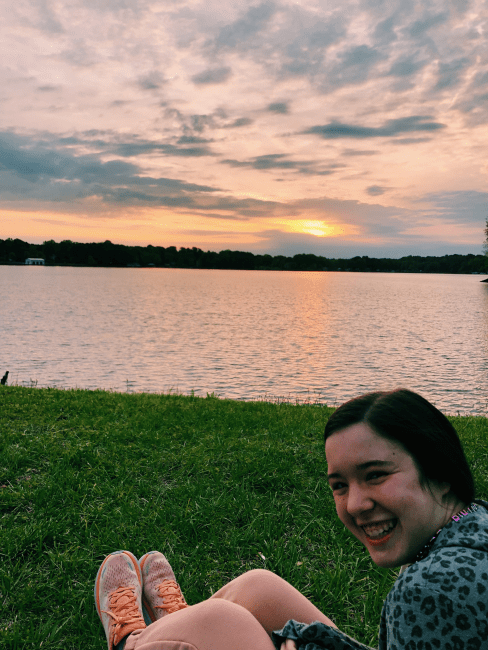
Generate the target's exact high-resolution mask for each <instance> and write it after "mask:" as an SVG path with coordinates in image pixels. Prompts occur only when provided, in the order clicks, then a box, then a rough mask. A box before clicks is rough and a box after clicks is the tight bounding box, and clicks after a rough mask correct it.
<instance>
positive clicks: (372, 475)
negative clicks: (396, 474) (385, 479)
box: [366, 472, 386, 481]
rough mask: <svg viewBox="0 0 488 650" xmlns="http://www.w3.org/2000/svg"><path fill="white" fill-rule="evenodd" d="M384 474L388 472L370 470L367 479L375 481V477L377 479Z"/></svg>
mask: <svg viewBox="0 0 488 650" xmlns="http://www.w3.org/2000/svg"><path fill="white" fill-rule="evenodd" d="M382 476H386V472H370V473H369V474H368V475H367V477H366V480H368V481H371V480H372V481H374V480H375V479H377V478H381V477H382Z"/></svg>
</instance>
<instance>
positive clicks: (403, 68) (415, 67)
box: [387, 56, 428, 77]
mask: <svg viewBox="0 0 488 650" xmlns="http://www.w3.org/2000/svg"><path fill="white" fill-rule="evenodd" d="M427 64H428V61H427V60H424V61H417V60H415V56H407V57H404V56H402V57H401V58H399V59H397V60H396V61H394V62H393V63H392V65H391V67H390V69H389V71H388V72H387V75H390V76H392V77H410V76H412V75H414V74H416V73H417V72H418V71H419V70H421V69H422V68H424V67H425V66H426V65H427Z"/></svg>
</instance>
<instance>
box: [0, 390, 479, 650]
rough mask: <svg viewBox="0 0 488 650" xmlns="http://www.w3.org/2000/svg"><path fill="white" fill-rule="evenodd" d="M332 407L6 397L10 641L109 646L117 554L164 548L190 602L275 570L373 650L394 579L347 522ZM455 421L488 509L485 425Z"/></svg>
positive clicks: (0, 532) (2, 623)
mask: <svg viewBox="0 0 488 650" xmlns="http://www.w3.org/2000/svg"><path fill="white" fill-rule="evenodd" d="M331 412H332V409H328V408H326V407H323V406H318V405H299V406H295V405H290V404H270V403H266V402H252V403H249V402H234V401H231V400H221V399H217V398H215V397H212V396H210V397H207V398H206V399H202V398H198V397H185V396H178V395H170V396H164V395H163V396H161V395H150V394H136V395H128V394H117V393H110V392H103V391H93V392H91V391H81V390H66V391H62V390H56V389H35V388H20V387H15V386H14V387H9V386H6V387H4V388H2V389H1V390H0V485H1V488H0V516H1V526H0V554H1V555H0V578H1V582H0V592H1V593H0V646H1V647H4V648H8V649H9V650H10V649H12V650H13V649H14V648H19V649H20V648H29V649H32V650H34V649H36V650H38V649H39V648H40V647H41V643H42V648H43V650H44V649H49V648H59V649H61V648H62V649H63V650H70V649H73V650H74V649H77V650H81V648H83V650H92V649H95V648H96V649H97V650H99V649H102V648H105V647H106V644H105V639H104V636H103V630H102V626H101V625H100V623H99V620H98V617H97V614H96V610H95V607H94V602H93V595H92V591H93V583H94V579H95V575H96V572H97V569H98V566H99V564H100V563H101V561H102V560H103V558H104V557H105V555H107V554H108V553H110V552H111V551H114V550H117V549H128V550H130V551H132V552H133V553H134V554H135V555H136V556H137V557H140V556H141V555H142V554H143V553H145V552H146V551H149V550H152V549H158V550H160V551H162V552H163V553H165V555H167V557H168V559H169V561H170V562H171V563H172V565H173V568H174V570H175V574H176V578H177V580H178V581H179V582H180V584H181V586H182V590H183V593H184V595H185V597H186V599H187V601H188V602H189V604H195V603H197V602H200V601H201V600H204V599H206V598H208V597H209V596H210V595H211V594H212V593H214V592H215V591H216V590H217V589H219V588H220V587H221V586H222V585H223V584H225V583H226V582H228V581H229V580H231V579H232V578H235V577H236V576H238V575H239V574H241V573H243V572H244V571H247V570H249V569H252V568H258V567H261V568H267V569H270V570H271V571H274V572H276V573H278V574H279V575H281V576H282V577H283V578H285V579H286V580H288V581H289V582H291V583H292V584H293V585H294V586H295V587H296V588H297V589H299V590H300V591H301V592H302V593H304V594H305V595H306V596H308V597H309V598H311V600H312V601H313V602H314V603H315V604H316V605H317V607H319V608H320V609H321V610H322V611H324V612H325V613H327V614H328V615H329V616H330V617H331V618H332V619H333V620H334V621H335V622H336V624H337V625H338V626H339V628H341V629H342V630H344V631H345V632H347V633H348V634H351V635H353V636H355V637H356V638H357V639H358V640H360V641H362V642H364V643H368V644H375V643H376V640H377V631H378V623H379V615H380V610H381V605H382V601H383V599H384V597H385V596H386V594H387V593H388V591H389V589H390V587H391V585H392V583H393V581H394V579H395V575H396V574H395V572H394V571H389V570H382V569H378V568H377V567H376V566H375V565H374V564H372V562H371V560H370V559H369V555H368V553H367V552H366V551H365V549H364V548H363V547H362V546H361V545H360V544H359V543H358V542H357V541H356V540H355V539H354V538H352V537H351V535H350V534H349V533H348V532H347V531H345V530H344V528H343V526H342V524H340V522H339V521H338V520H337V517H336V514H335V510H334V504H333V500H332V496H331V493H330V491H329V489H328V486H327V482H326V465H325V458H324V450H323V442H322V434H323V428H324V424H325V421H326V419H327V417H328V416H329V414H330V413H331ZM450 419H451V421H452V422H453V424H454V425H455V427H456V428H457V430H458V432H459V434H460V436H461V439H462V441H463V444H464V446H465V449H466V452H467V456H468V460H469V461H470V463H471V465H472V467H473V468H474V473H475V477H476V482H477V487H478V496H479V497H481V498H487V497H488V420H486V419H484V418H474V417H453V418H450ZM263 556H264V557H263Z"/></svg>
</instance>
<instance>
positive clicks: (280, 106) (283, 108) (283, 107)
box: [266, 102, 290, 115]
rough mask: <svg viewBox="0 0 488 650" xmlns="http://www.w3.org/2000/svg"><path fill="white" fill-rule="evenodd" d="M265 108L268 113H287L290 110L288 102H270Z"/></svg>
mask: <svg viewBox="0 0 488 650" xmlns="http://www.w3.org/2000/svg"><path fill="white" fill-rule="evenodd" d="M266 110H268V111H269V112H270V113H281V114H282V115H288V113H289V112H290V110H289V106H288V102H272V103H271V104H268V106H267V108H266Z"/></svg>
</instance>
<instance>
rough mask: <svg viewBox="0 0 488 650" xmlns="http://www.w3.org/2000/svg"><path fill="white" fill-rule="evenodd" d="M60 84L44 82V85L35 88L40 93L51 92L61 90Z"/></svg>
mask: <svg viewBox="0 0 488 650" xmlns="http://www.w3.org/2000/svg"><path fill="white" fill-rule="evenodd" d="M61 88H62V86H55V85H54V84H45V85H44V86H38V87H37V90H38V91H39V92H41V93H52V92H55V91H57V90H61Z"/></svg>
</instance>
